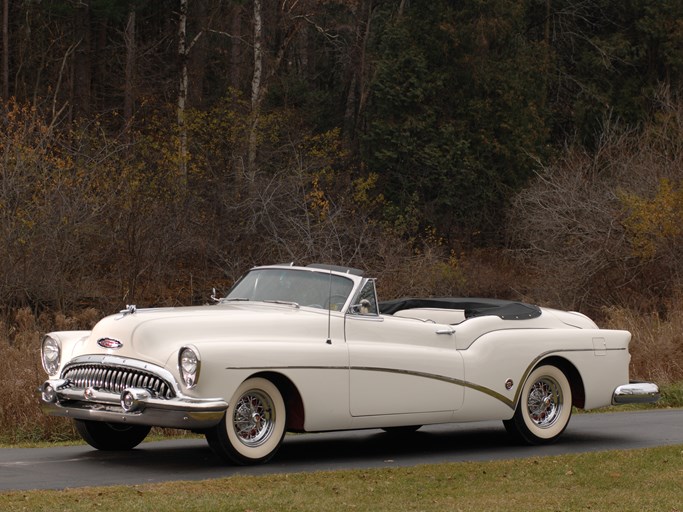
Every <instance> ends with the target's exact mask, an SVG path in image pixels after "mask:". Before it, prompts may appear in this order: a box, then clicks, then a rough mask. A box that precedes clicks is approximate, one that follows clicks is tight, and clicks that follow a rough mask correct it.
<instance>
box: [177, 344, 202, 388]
mask: <svg viewBox="0 0 683 512" xmlns="http://www.w3.org/2000/svg"><path fill="white" fill-rule="evenodd" d="M200 366H201V361H200V359H199V351H198V350H197V349H196V348H194V347H183V348H182V349H180V352H179V353H178V368H179V369H180V377H181V378H182V379H183V384H185V387H187V388H192V387H194V386H195V385H196V384H197V380H199V369H200Z"/></svg>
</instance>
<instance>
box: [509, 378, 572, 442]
mask: <svg viewBox="0 0 683 512" xmlns="http://www.w3.org/2000/svg"><path fill="white" fill-rule="evenodd" d="M571 415H572V390H571V386H570V385H569V381H568V380H567V377H566V375H565V374H564V372H562V370H560V369H559V368H557V367H556V366H552V365H546V366H539V367H538V368H536V369H535V370H534V371H532V372H531V374H530V375H529V377H528V378H527V380H526V382H525V383H524V386H523V387H522V393H521V396H520V399H519V403H518V404H517V409H516V410H515V415H514V416H513V417H512V419H510V420H506V421H504V422H503V423H504V425H505V428H506V429H507V431H508V432H509V433H510V434H512V435H513V436H514V437H515V438H517V439H518V440H520V441H522V442H524V443H526V444H532V445H539V444H548V443H552V442H553V441H555V440H556V439H557V438H558V437H559V436H560V434H562V432H564V429H565V428H567V425H568V424H569V419H570V418H571Z"/></svg>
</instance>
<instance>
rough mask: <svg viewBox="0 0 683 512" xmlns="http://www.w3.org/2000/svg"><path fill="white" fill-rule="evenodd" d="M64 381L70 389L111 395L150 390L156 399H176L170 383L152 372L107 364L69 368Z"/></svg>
mask: <svg viewBox="0 0 683 512" xmlns="http://www.w3.org/2000/svg"><path fill="white" fill-rule="evenodd" d="M62 378H63V379H66V380H68V381H69V384H68V387H70V388H80V389H85V388H95V389H97V390H100V391H106V392H110V393H121V392H122V391H123V390H124V389H126V388H144V389H148V390H149V391H150V392H151V393H152V394H153V395H154V396H155V397H156V398H174V397H175V393H174V391H173V388H172V387H171V386H170V385H169V384H168V382H166V381H164V380H163V379H161V378H159V377H158V376H156V375H155V374H153V373H152V372H147V371H144V370H140V369H138V368H128V367H125V366H118V365H107V364H92V363H91V364H79V365H75V366H70V367H69V368H67V369H66V370H65V371H64V373H63V375H62Z"/></svg>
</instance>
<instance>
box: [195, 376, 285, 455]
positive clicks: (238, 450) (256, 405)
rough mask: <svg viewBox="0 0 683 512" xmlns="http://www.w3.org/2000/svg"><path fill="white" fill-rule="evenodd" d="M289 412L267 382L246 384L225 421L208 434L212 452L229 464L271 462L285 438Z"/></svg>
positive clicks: (249, 381) (233, 402) (278, 394)
mask: <svg viewBox="0 0 683 512" xmlns="http://www.w3.org/2000/svg"><path fill="white" fill-rule="evenodd" d="M286 423H287V411H286V408H285V402H284V400H283V398H282V394H281V393H280V391H279V389H278V388H277V386H275V384H273V383H272V382H270V381H269V380H267V379H263V378H252V379H248V380H246V381H244V382H243V383H242V384H241V385H240V387H239V388H237V391H235V394H234V395H233V397H232V399H231V400H230V405H229V406H228V409H227V411H226V412H225V416H224V417H223V419H222V420H221V421H220V422H219V423H218V425H216V426H215V427H213V428H212V429H210V430H209V431H207V432H206V439H207V441H208V442H209V446H210V447H211V449H212V450H213V451H214V452H215V453H216V455H218V456H219V457H220V458H222V459H223V460H225V461H227V462H231V463H234V464H239V465H248V464H258V463H263V462H266V461H268V460H269V459H270V458H271V457H273V455H275V453H276V452H277V450H278V448H279V447H280V444H281V443H282V439H283V438H284V435H285V425H286Z"/></svg>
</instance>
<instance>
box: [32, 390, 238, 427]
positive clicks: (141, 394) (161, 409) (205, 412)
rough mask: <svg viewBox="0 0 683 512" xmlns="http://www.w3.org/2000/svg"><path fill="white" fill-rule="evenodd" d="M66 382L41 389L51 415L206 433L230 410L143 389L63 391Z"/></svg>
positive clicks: (220, 403) (205, 401)
mask: <svg viewBox="0 0 683 512" xmlns="http://www.w3.org/2000/svg"><path fill="white" fill-rule="evenodd" d="M64 382H65V381H63V380H48V381H46V382H45V383H44V384H43V385H42V386H40V388H38V392H39V393H40V402H41V406H42V409H43V411H44V412H45V413H46V414H48V415H50V416H64V417H67V418H75V419H80V420H93V421H105V422H108V423H128V424H131V425H149V426H153V427H166V428H180V429H187V430H202V429H206V428H210V427H213V426H214V425H216V424H217V423H218V422H219V421H220V420H221V418H222V417H223V414H224V413H225V411H226V409H227V408H228V404H227V402H225V401H224V400H222V399H198V398H191V397H186V396H176V397H174V398H171V399H165V398H155V397H153V396H151V394H150V393H149V391H148V390H146V389H142V388H126V389H124V390H123V391H122V392H121V394H117V393H111V392H105V391H100V390H96V389H93V388H88V389H86V390H83V389H80V390H79V389H72V388H62V387H61V386H62V385H63V384H64Z"/></svg>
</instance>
